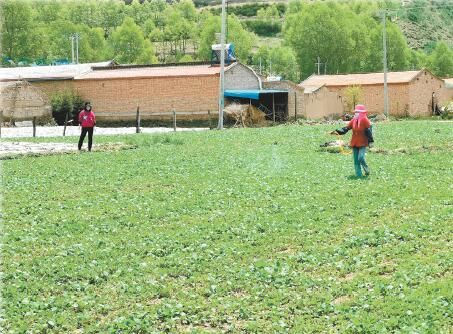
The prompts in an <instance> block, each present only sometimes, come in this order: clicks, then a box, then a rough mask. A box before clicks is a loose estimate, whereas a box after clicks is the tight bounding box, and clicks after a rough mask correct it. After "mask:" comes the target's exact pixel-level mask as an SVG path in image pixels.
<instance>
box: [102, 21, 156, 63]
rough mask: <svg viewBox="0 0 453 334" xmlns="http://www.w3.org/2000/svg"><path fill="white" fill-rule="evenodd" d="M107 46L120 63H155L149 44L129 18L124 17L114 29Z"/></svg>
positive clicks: (152, 50) (151, 47) (152, 49)
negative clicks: (121, 22)
mask: <svg viewBox="0 0 453 334" xmlns="http://www.w3.org/2000/svg"><path fill="white" fill-rule="evenodd" d="M108 44H109V46H110V48H111V54H112V55H113V57H114V58H115V59H116V60H117V61H119V62H120V63H126V64H127V63H132V64H137V63H154V62H156V61H157V59H156V57H155V55H154V48H153V46H152V44H151V42H150V41H149V40H145V37H144V36H143V32H142V30H141V29H140V27H139V26H138V25H137V24H135V22H134V20H133V19H132V18H130V17H126V18H125V19H124V22H123V24H122V25H121V26H119V27H118V28H117V29H115V31H114V32H113V33H112V35H111V37H110V38H109V40H108Z"/></svg>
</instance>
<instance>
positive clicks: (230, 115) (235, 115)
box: [224, 103, 266, 127]
mask: <svg viewBox="0 0 453 334" xmlns="http://www.w3.org/2000/svg"><path fill="white" fill-rule="evenodd" d="M224 112H225V115H226V117H227V119H229V120H232V121H234V122H235V124H234V126H237V127H251V126H255V125H260V124H263V123H264V122H265V121H266V114H265V113H264V112H262V111H261V110H259V109H258V108H256V107H255V106H253V105H248V104H238V103H233V104H230V105H229V106H227V107H226V108H225V109H224Z"/></svg>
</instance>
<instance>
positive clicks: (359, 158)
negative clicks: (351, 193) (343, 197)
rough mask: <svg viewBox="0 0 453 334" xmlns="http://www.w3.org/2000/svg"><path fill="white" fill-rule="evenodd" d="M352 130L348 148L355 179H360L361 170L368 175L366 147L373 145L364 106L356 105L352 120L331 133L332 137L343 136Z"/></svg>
mask: <svg viewBox="0 0 453 334" xmlns="http://www.w3.org/2000/svg"><path fill="white" fill-rule="evenodd" d="M351 129H352V138H351V143H350V144H349V146H351V147H352V153H353V154H352V156H353V158H354V169H355V175H356V176H357V177H362V176H363V174H362V168H363V170H364V172H365V175H366V176H368V175H370V168H369V167H368V165H367V163H366V161H365V153H366V148H367V146H369V147H371V146H372V145H373V143H374V140H373V133H372V131H371V122H370V120H369V119H368V117H367V110H366V108H365V106H364V105H362V104H358V105H357V106H356V107H355V110H354V118H353V119H352V120H350V121H349V123H348V125H347V126H345V127H344V128H341V129H337V130H335V131H332V132H331V134H333V135H344V134H346V133H347V132H348V131H349V130H351Z"/></svg>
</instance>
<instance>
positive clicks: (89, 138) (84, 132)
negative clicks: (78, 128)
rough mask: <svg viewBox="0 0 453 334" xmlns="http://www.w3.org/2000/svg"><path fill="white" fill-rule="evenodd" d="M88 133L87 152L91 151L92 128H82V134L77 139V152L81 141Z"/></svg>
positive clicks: (80, 146)
mask: <svg viewBox="0 0 453 334" xmlns="http://www.w3.org/2000/svg"><path fill="white" fill-rule="evenodd" d="M87 132H88V151H91V146H92V145H93V128H82V133H81V134H80V138H79V151H80V150H81V149H82V145H83V141H84V140H85V136H86V135H87Z"/></svg>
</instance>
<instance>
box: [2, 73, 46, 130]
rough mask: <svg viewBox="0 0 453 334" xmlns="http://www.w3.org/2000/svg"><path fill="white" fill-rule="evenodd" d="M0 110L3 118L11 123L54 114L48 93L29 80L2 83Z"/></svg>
mask: <svg viewBox="0 0 453 334" xmlns="http://www.w3.org/2000/svg"><path fill="white" fill-rule="evenodd" d="M0 110H2V111H3V120H4V121H9V122H11V123H13V122H14V121H22V120H31V119H32V118H33V117H37V118H42V117H50V116H51V115H52V110H51V106H50V103H49V101H48V99H47V97H46V95H45V94H44V93H43V92H41V90H39V89H38V88H36V87H34V86H32V85H30V83H28V82H27V81H11V82H1V83H0Z"/></svg>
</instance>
